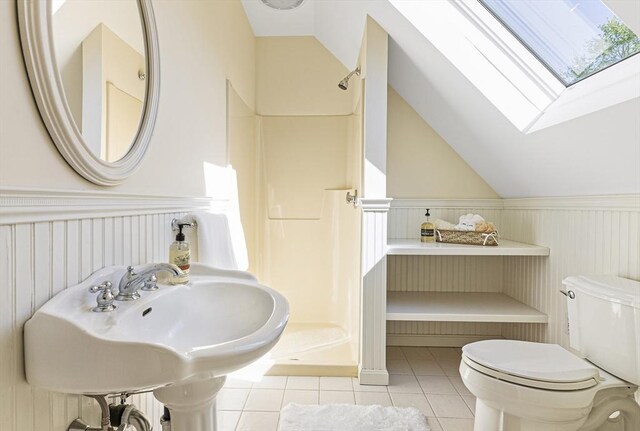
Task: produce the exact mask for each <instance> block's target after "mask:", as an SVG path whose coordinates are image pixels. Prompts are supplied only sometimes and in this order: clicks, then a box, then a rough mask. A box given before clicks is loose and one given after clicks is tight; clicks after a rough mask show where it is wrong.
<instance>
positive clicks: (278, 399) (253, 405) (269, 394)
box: [244, 389, 284, 412]
mask: <svg viewBox="0 0 640 431" xmlns="http://www.w3.org/2000/svg"><path fill="white" fill-rule="evenodd" d="M283 396H284V391H283V390H282V389H251V392H250V393H249V397H248V398H247V403H246V404H245V406H244V410H248V411H259V412H279V411H280V408H281V407H282V398H283Z"/></svg>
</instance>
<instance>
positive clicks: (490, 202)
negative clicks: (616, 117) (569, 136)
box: [391, 194, 640, 211]
mask: <svg viewBox="0 0 640 431" xmlns="http://www.w3.org/2000/svg"><path fill="white" fill-rule="evenodd" d="M394 208H420V209H423V208H485V209H487V208H492V209H518V208H528V209H594V208H603V209H605V208H606V209H615V210H620V211H640V194H627V195H599V196H554V197H539V198H504V199H502V198H498V199H429V198H421V199H394V200H393V201H392V202H391V209H394Z"/></svg>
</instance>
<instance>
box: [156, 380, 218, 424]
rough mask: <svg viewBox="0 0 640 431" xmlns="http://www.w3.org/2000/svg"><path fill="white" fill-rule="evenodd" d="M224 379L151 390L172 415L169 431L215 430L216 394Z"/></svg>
mask: <svg viewBox="0 0 640 431" xmlns="http://www.w3.org/2000/svg"><path fill="white" fill-rule="evenodd" d="M226 379H227V378H226V377H216V378H214V379H210V380H201V381H197V382H191V383H185V384H179V385H172V386H167V387H164V388H160V389H156V390H155V391H153V395H154V396H155V397H156V399H157V400H158V401H160V402H161V403H163V404H164V405H165V406H166V407H167V408H168V409H169V412H170V413H171V431H216V430H217V429H218V426H217V422H216V395H218V392H219V391H220V389H222V386H223V385H224V382H225V381H226Z"/></svg>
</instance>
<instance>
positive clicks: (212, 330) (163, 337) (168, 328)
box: [25, 264, 289, 394]
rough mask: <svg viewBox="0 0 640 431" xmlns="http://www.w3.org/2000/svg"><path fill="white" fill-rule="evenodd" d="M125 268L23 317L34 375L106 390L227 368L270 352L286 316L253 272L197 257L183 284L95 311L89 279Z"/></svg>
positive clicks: (82, 390)
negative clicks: (227, 268)
mask: <svg viewBox="0 0 640 431" xmlns="http://www.w3.org/2000/svg"><path fill="white" fill-rule="evenodd" d="M124 273H125V268H124V267H109V268H104V269H102V270H100V271H98V272H96V273H95V274H93V275H92V276H91V277H89V278H88V279H87V280H85V281H84V282H82V283H81V284H79V285H77V286H73V287H70V288H68V289H66V290H65V291H63V292H61V293H60V294H58V295H56V296H55V297H54V298H52V299H51V300H50V301H49V302H47V303H46V304H45V305H44V306H43V307H42V308H40V309H39V310H38V311H36V313H35V314H34V315H33V317H32V318H31V319H30V320H29V321H28V322H27V323H26V325H25V366H26V377H27V380H28V381H29V383H30V384H32V385H34V386H38V387H41V388H45V389H48V390H52V391H57V392H66V393H75V394H112V393H120V392H133V391H140V390H148V389H155V388H159V387H163V386H167V385H176V384H190V383H193V382H200V381H203V380H208V379H213V378H217V377H221V376H225V375H226V374H228V373H230V372H232V371H235V370H237V369H239V368H242V367H243V366H245V365H247V364H249V363H251V362H253V361H255V360H256V359H258V358H259V357H260V356H262V355H264V354H265V353H267V352H268V351H269V350H270V349H271V348H272V347H273V346H274V345H275V343H276V342H277V341H278V339H279V337H280V335H281V334H282V331H283V330H284V327H285V325H286V323H287V319H288V316H289V306H288V303H287V301H286V299H285V298H284V297H283V296H282V295H280V294H279V293H277V292H276V291H274V290H272V289H270V288H268V287H265V286H262V285H260V284H258V282H257V281H256V280H255V278H254V277H253V276H251V275H250V274H248V273H244V272H236V271H221V270H216V269H214V268H211V267H208V266H204V265H198V264H194V265H193V266H192V270H191V277H190V280H191V283H190V284H189V285H177V286H169V285H162V284H159V285H160V289H159V290H157V291H153V292H144V291H140V294H141V295H142V297H141V298H140V299H138V300H135V301H127V302H124V301H123V302H120V301H116V305H117V307H118V308H117V309H116V310H114V311H111V312H104V313H96V312H93V311H91V309H92V308H93V307H95V305H96V294H93V293H90V292H89V287H90V286H92V285H95V284H99V283H102V282H104V281H105V280H110V281H111V282H112V283H113V286H117V285H118V282H119V280H120V278H121V277H122V275H123V274H124ZM116 289H117V288H116Z"/></svg>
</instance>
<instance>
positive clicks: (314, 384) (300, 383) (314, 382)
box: [287, 376, 320, 391]
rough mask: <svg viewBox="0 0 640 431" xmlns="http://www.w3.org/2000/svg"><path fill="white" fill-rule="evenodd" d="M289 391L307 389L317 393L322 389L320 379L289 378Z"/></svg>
mask: <svg viewBox="0 0 640 431" xmlns="http://www.w3.org/2000/svg"><path fill="white" fill-rule="evenodd" d="M287 389H305V390H313V391H317V390H319V389H320V378H319V377H300V376H289V378H288V379H287Z"/></svg>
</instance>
